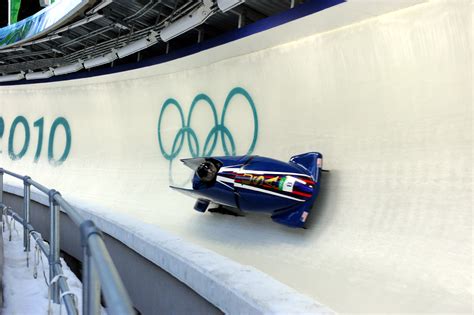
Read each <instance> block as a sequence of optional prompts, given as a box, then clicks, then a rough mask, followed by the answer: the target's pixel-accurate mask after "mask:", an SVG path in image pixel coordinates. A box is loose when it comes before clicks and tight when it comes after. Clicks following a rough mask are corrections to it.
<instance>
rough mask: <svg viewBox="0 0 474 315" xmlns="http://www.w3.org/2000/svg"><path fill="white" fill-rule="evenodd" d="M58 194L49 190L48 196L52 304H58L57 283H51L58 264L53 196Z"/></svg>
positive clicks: (56, 228) (57, 214) (57, 224)
mask: <svg viewBox="0 0 474 315" xmlns="http://www.w3.org/2000/svg"><path fill="white" fill-rule="evenodd" d="M57 194H59V192H57V191H56V190H54V189H51V190H50V191H49V193H48V195H49V210H50V215H51V219H50V236H49V238H50V240H49V241H50V247H49V283H50V286H51V297H52V300H53V302H54V303H56V304H58V303H59V286H58V283H57V282H55V283H51V282H52V280H53V278H54V277H55V276H56V268H55V265H56V264H58V265H59V264H60V262H59V204H58V203H57V202H56V201H55V200H54V196H55V195H57Z"/></svg>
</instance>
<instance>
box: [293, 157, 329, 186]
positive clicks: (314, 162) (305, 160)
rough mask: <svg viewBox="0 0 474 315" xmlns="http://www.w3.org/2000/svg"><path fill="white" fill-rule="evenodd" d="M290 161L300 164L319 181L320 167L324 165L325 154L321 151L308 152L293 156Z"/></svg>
mask: <svg viewBox="0 0 474 315" xmlns="http://www.w3.org/2000/svg"><path fill="white" fill-rule="evenodd" d="M290 162H292V163H295V164H298V165H299V166H301V167H303V168H304V169H306V170H307V171H308V173H309V174H311V176H313V179H314V180H315V181H317V179H318V173H319V169H321V168H322V167H323V164H322V163H323V155H322V154H321V153H319V152H308V153H303V154H299V155H295V156H292V157H291V159H290Z"/></svg>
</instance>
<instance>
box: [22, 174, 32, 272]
mask: <svg viewBox="0 0 474 315" xmlns="http://www.w3.org/2000/svg"><path fill="white" fill-rule="evenodd" d="M29 179H30V177H29V176H25V177H23V248H24V251H25V252H26V266H27V267H29V252H30V235H29V232H28V228H27V225H28V224H30V199H31V194H30V192H31V190H30V188H31V185H30V182H29Z"/></svg>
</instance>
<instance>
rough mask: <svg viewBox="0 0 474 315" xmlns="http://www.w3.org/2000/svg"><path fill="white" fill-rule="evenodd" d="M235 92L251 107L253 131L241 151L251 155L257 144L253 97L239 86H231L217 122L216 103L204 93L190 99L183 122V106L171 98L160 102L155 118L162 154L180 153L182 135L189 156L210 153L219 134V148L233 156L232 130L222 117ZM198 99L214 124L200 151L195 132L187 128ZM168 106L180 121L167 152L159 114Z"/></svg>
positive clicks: (165, 155)
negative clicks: (209, 112)
mask: <svg viewBox="0 0 474 315" xmlns="http://www.w3.org/2000/svg"><path fill="white" fill-rule="evenodd" d="M236 95H241V96H243V97H244V98H245V99H246V100H247V102H248V104H249V106H250V109H251V110H252V115H253V121H254V132H253V138H252V143H251V144H250V147H249V148H248V150H247V152H246V153H245V154H251V153H252V152H253V150H254V149H255V145H256V144H257V137H258V116H257V109H256V107H255V103H254V102H253V99H252V97H251V96H250V94H249V93H248V92H247V91H246V90H245V89H243V88H241V87H236V88H233V89H232V90H231V91H230V92H229V94H228V95H227V97H226V100H225V103H224V107H223V109H222V115H221V118H220V122H219V119H218V115H217V110H216V106H215V105H214V102H213V101H212V99H211V98H210V97H209V96H207V95H206V94H198V95H197V96H196V97H195V98H194V99H193V102H192V103H191V107H190V109H189V115H188V119H187V121H185V118H184V113H183V109H182V108H181V105H180V104H179V102H178V101H177V100H175V99H174V98H169V99H167V100H166V101H165V102H164V103H163V106H162V108H161V112H160V118H159V119H158V143H159V145H160V150H161V153H162V154H163V157H164V158H165V159H167V160H169V161H172V160H173V159H174V158H176V157H177V156H178V154H179V153H180V152H181V149H182V148H183V145H184V140H185V135H186V139H187V142H188V146H189V151H190V152H191V155H192V157H198V156H210V155H212V154H213V152H214V150H215V148H216V146H217V143H218V138H219V134H220V135H221V141H222V148H223V150H224V153H225V154H226V155H235V154H236V149H237V148H236V144H235V141H234V137H233V136H232V133H231V132H230V130H229V129H228V128H227V127H226V126H225V118H226V113H227V110H228V108H229V104H230V102H231V101H232V99H233V98H234V97H235V96H236ZM199 102H201V103H205V104H207V105H208V106H209V107H210V108H211V111H212V118H213V121H214V127H213V128H212V129H211V131H210V132H209V134H208V135H207V137H206V140H205V142H204V145H203V147H202V152H201V146H200V144H199V140H198V138H197V135H196V132H195V131H194V130H193V128H192V127H191V121H192V115H193V112H194V110H195V108H196V105H197V104H198V103H199ZM168 107H175V108H176V109H177V110H178V113H179V117H180V121H181V128H180V129H179V131H178V132H177V134H176V136H175V137H174V140H173V144H172V147H171V152H166V150H165V148H164V146H163V140H162V132H161V122H162V119H163V114H164V113H165V111H166V109H167V108H168ZM229 147H230V148H229Z"/></svg>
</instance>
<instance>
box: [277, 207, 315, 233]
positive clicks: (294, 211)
mask: <svg viewBox="0 0 474 315" xmlns="http://www.w3.org/2000/svg"><path fill="white" fill-rule="evenodd" d="M310 209H311V206H308V204H307V203H304V204H302V205H297V206H294V207H291V208H288V209H286V210H283V211H278V212H277V213H274V214H273V215H272V220H273V221H275V222H277V223H280V224H283V225H286V226H289V227H295V228H302V227H304V224H305V222H306V219H307V218H308V215H309V210H310Z"/></svg>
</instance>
